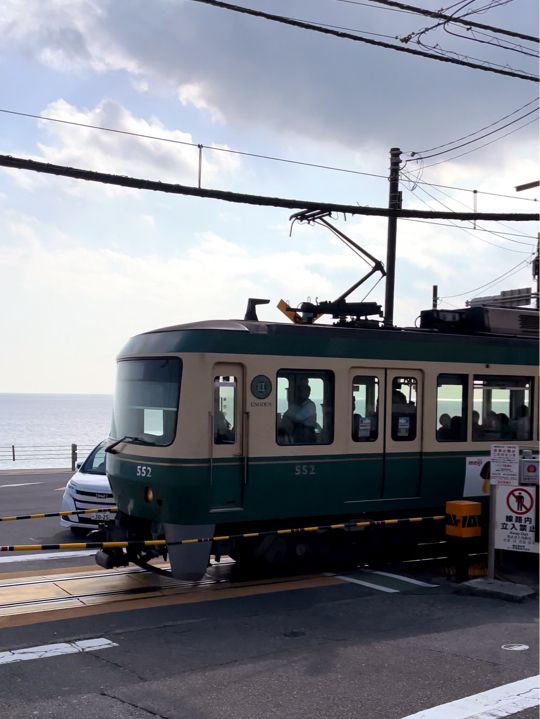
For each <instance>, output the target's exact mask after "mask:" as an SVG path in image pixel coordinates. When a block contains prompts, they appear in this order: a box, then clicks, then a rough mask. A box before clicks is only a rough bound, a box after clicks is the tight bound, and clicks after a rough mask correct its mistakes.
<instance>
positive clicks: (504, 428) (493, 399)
mask: <svg viewBox="0 0 540 719" xmlns="http://www.w3.org/2000/svg"><path fill="white" fill-rule="evenodd" d="M532 384H533V380H532V377H510V376H501V375H475V376H474V385H473V386H474V396H473V418H472V421H473V440H477V441H483V442H492V441H500V440H527V439H532V416H531V415H532V412H531V410H532Z"/></svg>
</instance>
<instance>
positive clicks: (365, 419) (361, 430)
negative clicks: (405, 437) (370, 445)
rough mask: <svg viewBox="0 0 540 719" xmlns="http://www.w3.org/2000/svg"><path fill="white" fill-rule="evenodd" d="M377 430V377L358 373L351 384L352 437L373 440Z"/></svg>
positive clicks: (358, 439)
mask: <svg viewBox="0 0 540 719" xmlns="http://www.w3.org/2000/svg"><path fill="white" fill-rule="evenodd" d="M378 431H379V379H378V378H377V377H367V376H365V375H358V376H357V377H354V378H353V384H352V438H353V441H354V442H374V441H375V440H376V439H377V436H378Z"/></svg>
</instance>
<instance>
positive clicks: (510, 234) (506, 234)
mask: <svg viewBox="0 0 540 719" xmlns="http://www.w3.org/2000/svg"><path fill="white" fill-rule="evenodd" d="M409 192H411V190H409ZM403 222H418V223H419V224H420V225H435V226H436V227H454V228H456V227H457V225H453V224H451V223H449V222H433V221H432V220H415V219H413V218H412V217H404V218H403ZM458 229H459V227H458ZM474 231H475V232H489V233H493V230H487V229H485V228H483V227H478V225H477V226H476V227H475V228H474ZM494 234H496V235H500V236H501V238H503V239H504V237H527V238H529V239H530V240H536V235H525V234H522V233H516V232H496V233H494Z"/></svg>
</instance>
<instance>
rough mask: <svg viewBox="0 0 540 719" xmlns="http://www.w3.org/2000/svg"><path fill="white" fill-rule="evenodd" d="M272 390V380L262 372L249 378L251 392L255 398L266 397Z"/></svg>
mask: <svg viewBox="0 0 540 719" xmlns="http://www.w3.org/2000/svg"><path fill="white" fill-rule="evenodd" d="M271 392H272V382H271V381H270V379H269V378H268V377H267V376H266V375H264V374H258V375H257V376H256V377H254V378H253V379H252V380H251V394H252V395H253V396H254V397H257V399H266V398H267V397H268V396H269V395H270V393H271Z"/></svg>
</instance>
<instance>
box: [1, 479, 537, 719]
mask: <svg viewBox="0 0 540 719" xmlns="http://www.w3.org/2000/svg"><path fill="white" fill-rule="evenodd" d="M69 476H70V473H69V472H67V473H43V474H35V473H28V474H17V475H9V476H8V475H6V474H0V507H1V511H0V514H1V515H2V516H5V515H12V514H29V513H33V512H47V511H58V510H59V508H60V507H59V505H60V499H61V491H60V488H61V487H63V486H64V484H65V482H66V480H67V478H68V477H69ZM38 482H39V483H38ZM14 484H19V485H20V486H18V487H14V486H9V485H14ZM0 533H1V534H0V544H3V543H6V544H15V543H26V542H28V541H32V542H39V543H53V542H59V541H70V540H71V533H70V532H69V531H64V530H61V529H60V528H59V525H58V519H47V520H31V521H30V522H6V523H0ZM3 556H6V555H3V554H0V558H2V557H3ZM58 561H62V560H58ZM63 561H66V560H63ZM88 561H89V562H91V561H92V560H91V559H89V560H88ZM67 563H68V564H71V565H77V566H80V565H81V564H82V563H83V562H82V561H81V559H80V558H78V559H77V560H67ZM55 566H56V565H55ZM0 567H1V568H2V569H3V571H6V569H7V571H10V572H14V571H20V570H24V571H25V572H28V570H32V569H34V568H35V569H37V571H38V572H44V571H45V567H47V570H48V569H49V568H50V567H51V564H50V561H47V562H45V561H36V560H34V561H33V562H30V563H24V564H22V563H21V564H20V565H19V564H18V565H13V564H9V565H0ZM399 571H400V572H402V573H403V572H408V576H409V577H411V578H415V577H416V579H422V580H426V579H427V580H428V581H430V582H431V583H432V584H434V585H437V586H431V587H424V586H420V585H415V584H406V583H403V584H402V586H401V588H400V590H399V591H396V592H394V593H386V592H384V591H381V590H380V589H377V588H370V587H369V586H365V585H360V584H358V583H356V582H357V581H358V579H359V578H360V576H361V575H360V574H359V573H355V572H352V573H350V574H349V575H347V576H346V577H345V579H344V580H343V581H342V583H340V584H337V585H334V586H317V587H315V588H308V589H296V590H294V591H293V590H288V591H277V585H276V588H274V586H273V585H270V586H268V587H267V593H266V594H256V593H255V591H254V590H253V589H252V588H250V587H246V588H245V589H242V591H240V593H239V596H236V597H231V598H224V599H221V598H216V597H215V596H214V598H213V599H212V600H210V599H209V595H208V594H204V593H203V594H201V598H200V600H197V601H194V602H193V603H190V604H188V603H183V602H181V601H180V600H179V601H178V602H177V603H174V604H171V605H170V606H159V607H150V608H144V609H142V608H141V609H138V608H134V607H136V606H137V603H136V602H130V604H131V611H127V610H125V611H124V610H122V611H115V612H112V613H104V612H99V611H96V613H95V614H93V615H92V616H81V615H80V613H79V614H78V613H77V612H76V611H74V612H73V616H72V617H71V618H64V619H58V615H56V616H55V612H43V613H42V614H40V615H36V616H35V617H33V618H32V619H31V622H32V623H29V624H27V625H23V626H11V625H10V623H9V618H7V619H6V620H5V621H4V622H3V623H2V621H3V620H0V626H2V630H1V632H0V706H1V707H2V709H3V716H6V717H11V716H16V717H17V718H18V719H34V718H35V717H38V718H40V719H41V718H46V717H50V718H54V719H72V718H73V716H77V717H79V718H80V719H149V718H150V717H161V718H162V719H183V718H184V717H185V719H222V717H224V716H225V717H230V718H231V719H232V718H234V719H244V718H245V719H270V718H274V717H280V718H281V717H287V719H308V718H309V719H313V717H320V718H321V719H322V718H324V719H343V717H363V718H366V719H403V717H409V715H411V714H414V713H416V712H419V711H421V710H428V709H429V708H431V707H435V706H437V705H440V704H445V703H447V702H451V701H456V700H459V699H462V698H463V697H467V696H470V695H473V694H476V693H478V692H485V691H487V690H490V689H493V688H495V687H501V686H504V685H506V684H508V683H509V682H515V681H517V680H522V679H526V678H528V677H531V676H534V675H537V674H538V672H539V667H538V604H537V601H536V599H535V600H533V599H527V600H525V601H524V602H523V603H513V602H507V601H503V600H501V599H494V598H480V597H476V596H467V595H462V594H460V593H458V590H459V585H456V584H455V583H453V582H452V581H450V580H448V579H445V578H444V577H442V576H431V577H430V576H429V575H428V574H426V571H422V570H421V569H419V568H418V567H410V566H409V567H408V569H404V568H403V567H401V568H400V569H399ZM364 578H365V577H364ZM9 581H11V580H9ZM96 639H100V640H106V641H107V642H109V643H110V644H109V648H103V649H100V650H97V651H88V652H85V653H80V652H79V653H75V654H68V655H62V656H52V657H45V655H44V650H43V649H40V650H39V651H38V652H37V653H36V654H33V655H32V656H33V657H34V658H32V659H31V660H25V661H17V662H14V663H2V660H3V659H4V660H5V658H6V657H8V658H9V657H15V656H16V652H17V651H18V650H28V649H29V648H32V647H43V646H45V645H47V646H48V645H51V644H58V643H62V642H77V641H85V640H96ZM3 652H5V653H9V654H3ZM17 656H18V655H17ZM442 716H444V717H445V718H447V719H451V718H452V717H453V716H457V714H455V713H454V712H453V710H449V713H448V712H447V713H446V714H441V715H439V717H442ZM467 716H474V715H467ZM484 716H487V714H485V715H484ZM497 716H503V715H501V714H498V715H497ZM512 716H513V717H514V718H515V719H533V717H534V718H535V719H536V718H537V716H538V707H531V708H527V709H523V710H521V711H518V712H514V713H512ZM439 717H438V718H437V719H439ZM426 719H430V718H429V717H427V716H426Z"/></svg>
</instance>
